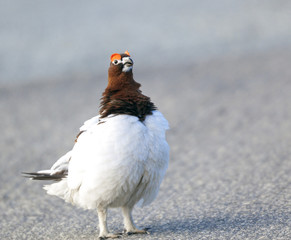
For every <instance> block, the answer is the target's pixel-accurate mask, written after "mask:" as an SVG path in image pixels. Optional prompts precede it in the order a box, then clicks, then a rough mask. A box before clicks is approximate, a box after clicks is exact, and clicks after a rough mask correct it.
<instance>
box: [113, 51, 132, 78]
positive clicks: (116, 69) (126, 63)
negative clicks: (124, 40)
mask: <svg viewBox="0 0 291 240" xmlns="http://www.w3.org/2000/svg"><path fill="white" fill-rule="evenodd" d="M110 61H111V62H110V67H109V70H110V71H112V72H113V73H114V74H116V75H120V74H122V73H130V72H132V67H133V61H132V59H131V58H130V54H129V52H128V51H125V53H121V54H119V53H113V54H112V55H111V57H110Z"/></svg>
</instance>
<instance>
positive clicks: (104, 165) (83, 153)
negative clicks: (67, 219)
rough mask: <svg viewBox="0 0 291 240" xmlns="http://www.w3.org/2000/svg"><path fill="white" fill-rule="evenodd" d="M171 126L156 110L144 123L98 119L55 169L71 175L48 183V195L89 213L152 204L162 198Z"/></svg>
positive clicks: (118, 118) (88, 125)
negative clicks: (59, 198) (162, 183)
mask: <svg viewBox="0 0 291 240" xmlns="http://www.w3.org/2000/svg"><path fill="white" fill-rule="evenodd" d="M167 129H168V122H167V120H166V119H165V118H164V117H163V115H162V114H161V113H160V112H159V111H157V110H155V111H153V113H152V115H147V116H146V118H145V120H144V121H143V122H141V121H139V119H138V118H137V117H135V116H130V115H116V116H113V115H110V116H108V117H106V118H103V119H102V120H100V119H99V117H98V116H97V117H94V118H92V119H90V120H88V121H86V122H85V123H84V125H83V126H82V127H81V128H80V130H81V131H84V132H83V133H82V134H81V135H80V136H79V138H78V140H77V142H76V144H75V146H74V148H73V149H72V151H70V152H68V153H67V154H66V155H65V156H64V157H62V158H60V159H59V160H58V161H57V162H56V163H55V164H54V166H53V167H52V169H51V170H50V171H51V173H55V172H57V171H58V170H59V171H62V170H64V168H66V167H67V168H68V177H67V178H64V179H62V180H61V181H60V182H57V183H54V184H51V185H46V186H45V187H44V188H45V189H46V190H47V193H48V194H51V195H56V196H59V197H61V198H63V199H64V200H66V201H67V202H71V203H72V204H74V205H77V206H80V207H83V208H85V209H96V208H98V207H100V206H101V207H122V206H127V205H128V206H134V205H135V204H136V203H138V202H139V204H141V205H146V204H149V203H150V202H152V201H153V200H154V199H155V197H156V196H157V193H158V190H159V186H160V183H161V181H162V179H163V177H164V174H165V172H166V169H167V166H168V160H169V146H168V144H167V142H166V139H165V131H166V130H167Z"/></svg>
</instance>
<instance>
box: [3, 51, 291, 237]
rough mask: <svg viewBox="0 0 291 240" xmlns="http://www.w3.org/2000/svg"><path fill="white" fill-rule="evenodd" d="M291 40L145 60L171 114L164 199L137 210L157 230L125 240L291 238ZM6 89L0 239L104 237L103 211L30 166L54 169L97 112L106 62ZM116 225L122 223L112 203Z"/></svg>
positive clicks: (148, 87)
mask: <svg viewBox="0 0 291 240" xmlns="http://www.w3.org/2000/svg"><path fill="white" fill-rule="evenodd" d="M290 62H291V50H290V49H288V48H284V49H273V50H269V51H264V52H261V53H256V54H255V53H254V54H252V53H248V54H246V55H244V56H240V57H234V56H232V57H220V58H216V59H212V60H210V61H207V62H203V63H202V62H200V63H196V64H190V63H187V64H186V65H179V66H176V67H175V68H167V67H166V66H165V67H164V68H155V69H151V71H148V70H144V69H136V71H135V79H136V80H137V81H139V82H141V83H142V85H143V88H142V89H143V92H144V93H145V94H147V95H149V96H151V98H152V100H153V101H154V102H155V103H156V104H157V106H158V107H159V109H160V110H161V111H162V112H163V113H164V115H165V116H166V117H167V119H168V120H169V122H170V125H171V130H170V131H169V132H168V141H169V143H170V146H171V159H170V166H169V169H168V172H167V175H166V177H165V180H164V182H163V183H162V186H161V190H160V193H159V196H158V198H157V199H156V200H155V201H154V202H153V203H152V204H151V205H150V206H148V207H145V208H142V209H140V208H136V209H135V211H134V218H135V220H136V223H137V225H138V226H140V227H150V228H151V230H150V232H151V235H148V236H143V235H137V236H129V237H127V239H216V240H217V239H259V240H267V239H272V240H274V239H278V240H279V239H282V240H287V239H291V200H290V199H291V185H290V184H291V159H290V156H291V121H290V119H291V94H290V93H291V81H290V79H291V69H290ZM106 68H107V66H104V71H103V72H102V71H100V72H99V75H97V74H96V75H94V74H91V75H90V74H88V75H82V76H81V75H79V76H77V75H75V76H73V77H72V78H70V79H55V80H50V81H40V82H39V83H27V84H22V85H17V86H6V87H2V88H1V89H0V112H1V125H0V132H1V139H0V149H1V158H0V163H1V174H0V180H1V188H0V196H1V201H0V213H1V217H0V224H1V227H0V229H1V230H0V239H96V238H97V236H98V228H97V224H98V220H97V214H96V213H95V212H94V211H84V210H82V209H78V208H75V207H73V206H71V205H69V204H66V203H65V202H63V201H62V200H61V199H58V198H56V197H52V196H48V195H46V194H45V192H44V191H43V190H42V183H41V182H32V181H29V180H27V179H23V178H22V177H21V174H20V172H21V171H34V170H38V169H43V168H47V167H50V166H51V165H52V164H53V163H54V162H55V160H56V159H57V158H58V157H59V156H61V155H62V154H63V153H65V152H66V151H67V150H69V149H70V148H71V147H72V145H73V142H74V137H75V135H76V134H77V133H78V127H79V126H80V125H81V124H82V123H83V121H84V120H86V119H88V118H90V117H92V116H94V115H95V114H96V113H97V109H98V101H99V98H100V96H101V93H102V91H103V89H104V87H105V86H106V81H107V80H106V74H107V71H106ZM109 228H110V229H112V230H113V231H120V230H121V229H122V218H121V213H120V211H119V210H117V209H113V210H111V211H110V212H109Z"/></svg>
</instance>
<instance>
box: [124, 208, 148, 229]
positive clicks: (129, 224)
mask: <svg viewBox="0 0 291 240" xmlns="http://www.w3.org/2000/svg"><path fill="white" fill-rule="evenodd" d="M132 209H133V207H129V206H123V207H122V214H123V220H124V228H125V233H127V234H128V235H131V234H149V232H148V231H147V230H148V229H138V228H137V227H136V226H135V224H134V223H133V219H132V215H131V212H132Z"/></svg>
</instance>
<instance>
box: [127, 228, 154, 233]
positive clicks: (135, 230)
mask: <svg viewBox="0 0 291 240" xmlns="http://www.w3.org/2000/svg"><path fill="white" fill-rule="evenodd" d="M149 229H150V228H144V229H138V228H135V229H131V230H130V231H126V230H124V233H125V234H126V235H133V234H150V233H149V232H148V230H149Z"/></svg>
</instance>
